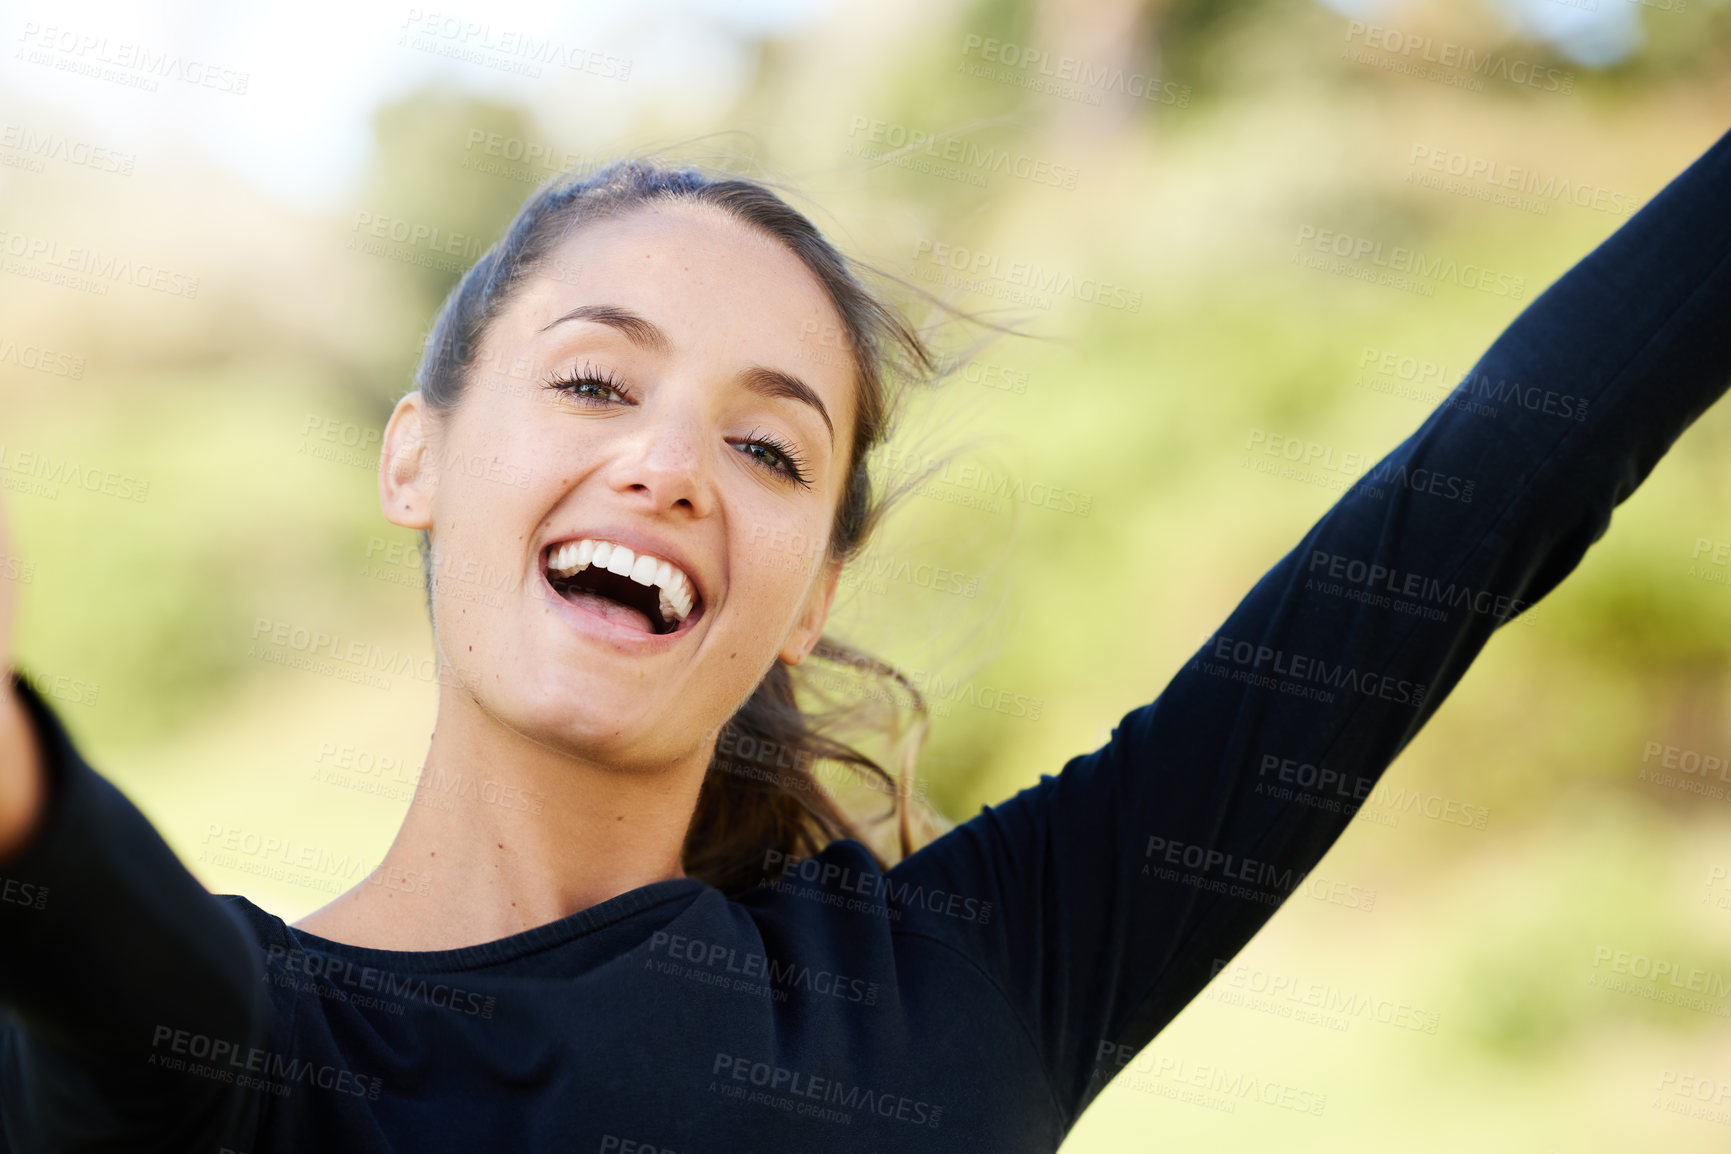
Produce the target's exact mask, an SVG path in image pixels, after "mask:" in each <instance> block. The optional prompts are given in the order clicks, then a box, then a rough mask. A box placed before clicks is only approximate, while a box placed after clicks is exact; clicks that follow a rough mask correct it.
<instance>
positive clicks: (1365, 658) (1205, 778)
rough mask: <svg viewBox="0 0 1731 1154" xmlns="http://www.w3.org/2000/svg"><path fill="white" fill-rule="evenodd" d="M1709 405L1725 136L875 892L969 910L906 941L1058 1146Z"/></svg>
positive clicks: (1720, 317) (1723, 249)
mask: <svg viewBox="0 0 1731 1154" xmlns="http://www.w3.org/2000/svg"><path fill="white" fill-rule="evenodd" d="M1728 382H1731V134H1728V135H1727V136H1725V137H1723V138H1721V139H1720V140H1719V141H1718V143H1716V144H1715V145H1714V146H1713V147H1712V148H1711V149H1710V150H1709V151H1708V152H1707V153H1706V154H1705V155H1704V156H1702V157H1701V158H1700V159H1698V160H1697V161H1696V162H1695V163H1694V164H1693V165H1691V166H1690V167H1689V169H1688V170H1687V171H1685V172H1684V173H1683V174H1682V175H1681V176H1679V177H1677V179H1675V180H1674V181H1673V182H1672V183H1671V184H1670V185H1669V186H1667V187H1666V188H1665V189H1664V190H1663V191H1662V192H1661V193H1660V194H1659V195H1658V196H1656V197H1655V198H1654V199H1653V201H1652V202H1651V203H1650V204H1648V205H1647V206H1646V207H1644V208H1643V209H1642V210H1641V211H1640V212H1639V213H1637V214H1636V215H1635V216H1634V217H1633V218H1632V219H1630V220H1629V221H1628V222H1627V223H1626V224H1624V225H1623V226H1622V227H1621V228H1620V229H1619V230H1618V231H1617V232H1616V233H1615V234H1614V235H1612V236H1611V237H1610V238H1609V239H1608V240H1606V241H1605V242H1604V243H1603V244H1601V245H1600V246H1599V247H1598V248H1597V249H1595V250H1594V251H1593V252H1592V253H1591V254H1590V255H1588V256H1587V257H1586V258H1584V259H1583V260H1581V261H1580V262H1579V263H1578V264H1577V265H1575V267H1574V268H1572V269H1571V270H1569V272H1568V273H1566V274H1565V275H1564V276H1563V277H1562V278H1560V279H1559V280H1558V281H1557V282H1556V283H1555V284H1554V285H1552V286H1551V287H1550V288H1549V289H1548V290H1547V291H1546V292H1545V293H1544V294H1543V295H1541V296H1540V297H1538V298H1537V299H1536V300H1534V301H1533V302H1532V304H1531V305H1529V306H1528V307H1527V309H1526V310H1525V311H1523V312H1522V313H1521V315H1520V316H1519V317H1518V318H1517V319H1516V320H1515V321H1514V323H1513V324H1511V325H1510V326H1509V328H1508V329H1507V330H1506V331H1505V332H1504V333H1503V334H1502V335H1501V336H1500V337H1499V338H1498V339H1497V341H1496V342H1495V343H1494V344H1493V345H1492V346H1491V348H1490V350H1489V351H1488V352H1486V354H1485V355H1484V357H1483V358H1482V359H1481V360H1480V361H1479V363H1478V364H1477V366H1476V367H1475V368H1474V369H1473V371H1472V373H1471V374H1469V376H1468V377H1467V379H1466V380H1465V381H1463V382H1462V383H1461V384H1460V386H1459V387H1458V388H1457V389H1456V392H1455V395H1454V397H1452V398H1451V399H1450V402H1445V403H1444V404H1443V405H1442V406H1441V407H1439V408H1438V409H1437V410H1436V411H1435V412H1433V413H1432V414H1431V415H1430V417H1429V418H1428V419H1427V420H1426V421H1425V422H1424V424H1423V425H1422V426H1420V428H1419V430H1418V431H1417V432H1416V433H1414V434H1413V435H1412V436H1411V437H1409V438H1408V439H1407V440H1406V441H1405V442H1404V443H1402V444H1401V445H1400V446H1399V447H1398V448H1396V449H1395V450H1394V451H1393V452H1392V453H1390V454H1389V455H1388V456H1387V457H1386V458H1385V459H1384V460H1383V461H1382V462H1381V463H1380V464H1379V465H1378V466H1376V467H1375V468H1373V469H1372V470H1370V471H1369V473H1367V474H1366V475H1365V477H1364V478H1362V479H1361V480H1360V481H1359V483H1358V484H1356V485H1355V486H1354V488H1353V489H1352V490H1351V491H1349V492H1348V493H1347V494H1346V495H1345V496H1343V497H1342V498H1341V500H1340V501H1339V502H1337V503H1336V504H1335V506H1334V507H1333V508H1332V509H1331V510H1330V511H1329V512H1328V513H1327V514H1326V515H1325V516H1324V517H1323V518H1322V519H1321V520H1320V521H1319V522H1317V524H1316V525H1315V526H1314V527H1313V528H1312V529H1311V531H1310V532H1309V533H1308V534H1306V536H1305V537H1304V539H1303V540H1302V541H1301V542H1300V543H1299V545H1298V547H1297V548H1295V549H1294V550H1292V552H1290V553H1288V554H1287V555H1286V556H1285V557H1284V558H1282V559H1281V560H1280V561H1279V562H1278V563H1277V564H1275V566H1274V567H1273V568H1272V569H1270V570H1269V571H1268V573H1267V574H1266V575H1264V576H1263V578H1262V579H1261V580H1260V581H1258V582H1257V584H1256V585H1255V587H1254V588H1252V589H1251V591H1250V593H1249V594H1248V595H1247V596H1246V597H1245V598H1244V600H1243V601H1242V602H1241V603H1240V604H1239V606H1238V607H1237V609H1236V610H1234V611H1233V613H1232V615H1231V616H1230V617H1228V618H1227V620H1226V622H1225V624H1224V625H1222V626H1221V627H1220V629H1219V630H1218V632H1217V633H1216V634H1215V635H1214V636H1213V637H1212V638H1210V640H1209V641H1208V642H1207V643H1206V644H1205V645H1203V647H1202V649H1201V650H1200V651H1199V652H1198V653H1197V654H1196V655H1195V657H1194V658H1193V659H1192V660H1191V661H1190V662H1189V663H1188V664H1186V665H1185V667H1184V668H1183V670H1182V671H1181V672H1180V673H1179V674H1178V675H1177V676H1176V677H1174V678H1173V680H1172V682H1171V683H1170V684H1169V685H1168V686H1167V687H1166V689H1165V690H1164V691H1163V692H1162V693H1161V694H1160V695H1159V696H1158V698H1156V699H1155V700H1154V701H1153V702H1151V703H1150V704H1147V705H1144V706H1141V707H1139V708H1137V709H1134V710H1132V711H1131V712H1129V713H1128V714H1126V715H1125V716H1124V717H1123V719H1122V720H1121V721H1120V723H1119V725H1118V726H1117V727H1116V728H1115V729H1114V730H1113V732H1112V736H1111V739H1110V740H1109V741H1108V742H1107V743H1106V744H1105V745H1104V746H1102V747H1101V748H1100V749H1097V750H1095V751H1094V752H1092V753H1088V754H1085V755H1081V756H1078V757H1075V758H1072V759H1071V760H1070V761H1069V762H1068V763H1067V764H1066V765H1065V766H1064V768H1063V771H1062V772H1061V773H1060V774H1058V775H1057V776H1056V777H1052V776H1042V778H1041V779H1040V782H1039V784H1037V785H1034V786H1032V787H1030V788H1028V789H1026V790H1023V791H1022V792H1021V793H1019V794H1017V795H1016V796H1015V797H1014V798H1011V799H1010V800H1009V801H1007V802H1005V803H1003V804H1001V805H998V806H995V807H989V808H986V809H984V810H982V811H981V813H980V814H979V816H977V817H975V818H973V819H972V820H970V821H968V822H966V823H965V824H963V825H961V826H959V827H958V828H957V829H955V830H953V831H951V832H950V833H948V834H946V835H945V836H944V837H942V838H940V839H939V840H937V841H936V842H934V843H933V844H932V845H930V846H928V847H926V848H925V849H924V850H922V851H920V852H919V853H916V854H914V855H913V856H911V857H910V858H909V859H907V860H906V861H905V862H903V863H902V864H901V865H899V866H897V867H896V869H894V870H892V871H891V874H890V880H891V887H890V892H892V893H894V892H896V887H897V886H911V885H918V886H921V887H924V888H925V889H926V890H930V889H935V888H945V889H949V890H951V891H954V892H958V893H961V894H963V895H965V896H966V897H968V898H972V899H974V900H975V902H976V903H985V902H990V903H991V909H992V916H991V919H990V920H989V921H986V922H982V921H980V920H978V919H973V920H965V919H959V918H956V917H945V916H939V915H936V914H928V913H924V912H921V911H919V910H909V911H908V915H907V918H908V924H910V925H912V926H917V928H918V930H919V932H922V933H926V934H928V935H930V936H933V937H938V938H942V939H944V940H946V941H948V942H949V943H951V944H952V945H954V946H956V948H958V949H960V950H962V951H963V952H965V953H966V954H967V955H968V956H969V957H970V958H971V959H972V960H973V961H974V962H975V963H976V964H977V965H978V966H980V967H981V969H983V970H984V971H985V972H986V973H988V974H989V975H990V976H991V977H992V978H993V979H994V980H996V981H998V982H999V983H1000V986H1001V988H1002V989H1003V990H1004V992H1005V996H1006V997H1007V998H1008V999H1009V1000H1010V1002H1011V1003H1012V1004H1013V1005H1014V1006H1015V1007H1016V1010H1017V1012H1019V1013H1020V1014H1022V1016H1023V1021H1024V1023H1025V1025H1026V1027H1027V1029H1028V1031H1029V1033H1030V1035H1031V1036H1032V1038H1033V1040H1034V1043H1035V1044H1036V1045H1037V1046H1039V1047H1040V1049H1041V1050H1042V1051H1043V1055H1044V1058H1045V1061H1046V1065H1047V1070H1048V1074H1049V1077H1050V1079H1051V1081H1052V1083H1053V1086H1052V1088H1053V1092H1054V1095H1055V1096H1056V1099H1057V1101H1058V1102H1059V1103H1060V1107H1061V1109H1062V1110H1064V1111H1066V1112H1067V1116H1066V1117H1065V1118H1064V1119H1063V1122H1064V1126H1065V1128H1066V1129H1067V1128H1068V1127H1069V1126H1071V1125H1073V1124H1074V1122H1075V1119H1076V1116H1077V1115H1078V1114H1079V1113H1080V1112H1081V1110H1082V1109H1083V1108H1084V1107H1085V1106H1086V1105H1087V1103H1088V1102H1089V1101H1091V1100H1092V1099H1093V1097H1094V1095H1095V1094H1097V1093H1098V1092H1099V1090H1100V1089H1101V1088H1102V1087H1103V1086H1104V1085H1105V1083H1106V1081H1107V1080H1108V1079H1109V1078H1110V1077H1111V1076H1112V1074H1113V1073H1115V1072H1116V1071H1117V1070H1118V1069H1120V1068H1121V1067H1122V1065H1123V1064H1124V1063H1125V1062H1127V1061H1128V1060H1129V1058H1130V1057H1133V1056H1134V1054H1135V1053H1136V1051H1137V1050H1139V1049H1141V1048H1142V1047H1143V1046H1144V1045H1146V1044H1147V1043H1148V1042H1149V1041H1150V1040H1151V1039H1152V1038H1153V1037H1154V1036H1155V1034H1157V1033H1158V1032H1159V1031H1160V1030H1161V1029H1162V1028H1163V1027H1164V1026H1165V1024H1166V1023H1167V1022H1168V1021H1170V1020H1171V1019H1172V1018H1173V1017H1174V1016H1175V1015H1176V1014H1177V1013H1178V1011H1179V1010H1180V1009H1182V1008H1183V1007H1184V1006H1185V1005H1186V1004H1187V1003H1188V1002H1189V1001H1190V1000H1191V999H1192V998H1194V997H1195V996H1196V994H1197V993H1198V992H1200V991H1201V989H1202V988H1203V987H1204V986H1205V985H1206V984H1207V983H1208V981H1209V979H1210V978H1211V977H1212V975H1213V974H1214V973H1215V972H1216V971H1217V969H1218V967H1219V965H1221V964H1223V961H1224V959H1227V958H1230V957H1232V956H1233V955H1234V954H1236V953H1237V952H1238V951H1239V950H1240V949H1241V948H1242V947H1243V946H1244V944H1245V943H1246V942H1247V941H1249V939H1250V938H1251V936H1252V935H1254V934H1255V933H1256V931H1257V930H1258V929H1259V928H1260V927H1261V926H1262V925H1263V924H1264V923H1265V922H1266V921H1267V920H1268V918H1269V917H1270V916H1271V915H1272V914H1273V913H1274V911H1275V909H1276V908H1277V907H1278V906H1279V905H1280V903H1281V902H1282V901H1284V900H1285V899H1286V898H1287V897H1288V896H1290V895H1291V894H1292V893H1293V892H1294V890H1295V889H1296V888H1297V886H1298V885H1299V884H1300V883H1301V882H1302V880H1303V878H1304V876H1305V874H1306V873H1308V871H1309V870H1310V869H1311V867H1312V866H1314V865H1315V864H1316V862H1317V861H1318V860H1319V859H1320V858H1321V857H1322V855H1323V854H1324V853H1325V852H1326V851H1327V850H1328V848H1329V847H1330V846H1331V845H1332V844H1333V843H1334V841H1335V840H1336V839H1337V838H1338V837H1339V836H1340V834H1341V832H1342V831H1343V830H1344V829H1345V827H1346V825H1347V823H1348V821H1349V820H1350V814H1351V808H1352V807H1351V806H1347V805H1341V806H1339V807H1338V808H1334V809H1330V808H1328V807H1327V801H1328V799H1329V798H1335V799H1337V800H1338V799H1339V798H1342V797H1347V798H1351V797H1356V798H1360V799H1362V798H1363V797H1364V796H1365V794H1366V793H1367V792H1368V791H1369V788H1370V786H1371V784H1373V783H1374V781H1375V780H1376V778H1377V777H1378V776H1379V775H1380V774H1381V773H1382V771H1383V770H1384V768H1385V767H1386V766H1387V765H1388V764H1389V763H1390V762H1391V761H1392V760H1393V759H1394V757H1395V755H1396V754H1398V753H1399V752H1400V751H1401V749H1402V748H1403V747H1404V746H1405V745H1406V743H1407V742H1408V741H1410V740H1411V739H1412V738H1413V736H1414V735H1415V734H1416V733H1417V732H1418V731H1419V729H1420V727H1421V726H1423V725H1424V723H1425V721H1426V720H1427V719H1428V718H1429V717H1430V715H1431V714H1432V713H1433V712H1434V711H1435V710H1436V708H1437V706H1438V705H1440V704H1441V702H1442V700H1443V698H1444V697H1445V696H1447V694H1448V693H1449V691H1450V690H1451V689H1452V688H1453V687H1454V685H1455V683H1456V682H1457V681H1459V679H1460V677H1461V675H1462V674H1463V673H1465V672H1466V668H1467V666H1468V664H1470V663H1471V661H1472V660H1473V658H1474V657H1476V656H1477V655H1478V653H1479V651H1480V649H1481V648H1483V646H1484V644H1485V642H1486V640H1487V639H1488V638H1489V637H1490V635H1491V633H1492V632H1493V630H1494V629H1495V628H1496V627H1497V626H1498V625H1499V624H1500V623H1501V622H1502V621H1504V620H1506V619H1507V617H1508V616H1509V614H1510V612H1511V610H1512V611H1519V610H1520V609H1521V608H1523V607H1525V606H1526V605H1530V604H1531V603H1533V602H1535V601H1537V600H1538V599H1539V598H1541V597H1543V596H1544V595H1545V594H1546V593H1548V592H1549V591H1550V590H1551V589H1552V588H1554V587H1555V586H1556V585H1557V583H1558V582H1559V581H1561V580H1562V579H1563V577H1564V576H1566V575H1567V574H1568V573H1569V571H1570V570H1572V569H1573V568H1574V567H1575V565H1576V564H1577V563H1578V562H1579V561H1580V559H1581V557H1582V555H1583V554H1584V553H1585V551H1586V549H1587V548H1588V546H1589V545H1591V544H1592V543H1593V542H1594V541H1596V540H1597V539H1598V538H1599V537H1600V536H1601V535H1602V534H1603V533H1604V532H1605V530H1606V528H1607V527H1608V525H1609V523H1610V519H1611V512H1612V510H1613V509H1614V508H1615V507H1616V506H1617V505H1618V504H1619V503H1620V502H1622V501H1623V500H1624V499H1625V498H1626V497H1628V496H1629V494H1630V493H1632V492H1633V491H1634V489H1635V487H1636V486H1637V485H1639V484H1640V483H1641V481H1642V480H1643V479H1644V478H1645V477H1646V476H1647V474H1648V472H1649V471H1650V470H1651V469H1652V468H1653V466H1654V464H1655V463H1657V461H1658V460H1659V458H1660V457H1661V456H1663V455H1664V453H1665V452H1666V450H1667V449H1668V448H1669V447H1670V446H1671V444H1672V442H1674V441H1675V440H1676V438H1677V437H1678V436H1679V435H1680V434H1681V433H1682V432H1683V430H1684V429H1686V428H1687V427H1688V426H1689V425H1690V423H1691V422H1693V421H1694V420H1695V418H1696V417H1698V416H1699V415H1700V414H1701V413H1702V412H1703V411H1704V410H1705V409H1706V408H1707V407H1708V406H1709V405H1711V404H1712V403H1713V402H1714V401H1715V400H1716V399H1717V398H1718V397H1719V396H1720V394H1721V393H1722V392H1723V391H1724V390H1725V388H1726V386H1727V383H1728ZM1547 394H1549V396H1550V399H1549V400H1547V399H1546V397H1547ZM1561 398H1571V399H1572V400H1571V403H1568V404H1566V405H1565V404H1564V403H1563V402H1562V400H1561ZM1466 401H1471V402H1472V403H1473V405H1477V406H1489V407H1491V408H1492V409H1494V411H1495V415H1494V417H1493V418H1487V417H1486V416H1485V415H1484V413H1483V412H1482V410H1480V411H1475V410H1474V409H1473V407H1471V406H1469V405H1466V404H1464V403H1462V402H1466ZM1553 402H1554V403H1553Z"/></svg>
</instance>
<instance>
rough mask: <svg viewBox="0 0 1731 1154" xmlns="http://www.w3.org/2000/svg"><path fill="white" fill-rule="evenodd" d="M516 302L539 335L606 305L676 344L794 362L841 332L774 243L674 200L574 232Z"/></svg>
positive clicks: (791, 258) (818, 290)
mask: <svg viewBox="0 0 1731 1154" xmlns="http://www.w3.org/2000/svg"><path fill="white" fill-rule="evenodd" d="M521 303H522V304H523V305H525V306H526V307H527V310H526V311H528V313H529V314H530V316H529V317H528V318H527V319H529V320H530V321H531V323H533V324H535V325H536V326H537V327H538V326H539V325H542V324H545V323H547V322H548V321H550V320H552V319H553V318H554V317H556V316H559V315H562V314H563V313H565V312H567V311H569V310H570V309H571V308H573V307H575V306H577V305H580V304H594V303H608V304H617V305H623V306H625V307H627V308H631V309H632V310H633V311H638V312H641V313H643V315H645V316H647V317H648V318H649V319H650V320H652V321H654V322H655V323H656V324H657V325H658V326H660V327H661V328H662V329H663V330H665V331H666V332H667V333H668V335H669V336H670V337H672V338H673V340H674V342H675V344H676V345H678V344H685V343H692V344H704V345H708V346H713V345H715V344H716V343H717V342H720V343H727V344H732V345H734V346H736V347H738V348H739V349H740V350H741V351H745V350H748V349H750V350H754V351H758V352H762V351H765V348H766V346H767V347H770V348H773V347H774V346H777V345H781V346H787V347H786V348H784V352H789V353H793V354H796V355H797V353H798V352H799V351H801V350H814V349H815V346H816V345H817V344H818V340H817V337H818V335H819V334H823V333H836V332H838V331H839V329H840V326H841V318H840V316H839V315H838V313H837V312H836V309H835V306H834V305H833V304H831V302H830V299H829V294H828V293H827V292H826V291H825V290H824V288H823V286H822V284H821V283H820V282H819V281H818V279H817V277H816V275H814V274H813V273H812V271H811V270H810V269H809V268H807V267H806V265H805V262H804V261H803V260H801V259H800V258H799V257H798V256H797V255H795V254H794V253H793V252H792V251H791V250H790V249H789V248H788V247H787V246H786V245H785V244H783V243H782V242H781V241H780V240H777V239H776V238H775V237H772V236H770V235H768V234H767V233H764V232H762V231H761V230H759V229H757V228H754V227H752V226H751V225H748V224H746V223H745V222H743V221H740V220H738V219H737V218H735V217H733V216H731V215H730V214H728V213H727V212H725V211H723V210H721V209H718V208H715V207H713V206H711V205H706V204H701V203H692V202H681V201H669V202H660V203H656V204H652V205H642V206H637V207H634V208H631V209H628V210H626V211H625V212H623V213H621V214H619V215H617V216H606V217H601V218H598V219H594V220H589V221H585V222H583V223H582V224H580V225H578V226H577V227H575V228H574V229H572V230H571V231H570V232H569V233H568V234H566V235H565V236H564V237H563V238H561V239H560V240H558V241H556V242H554V244H553V245H552V246H550V248H549V250H548V252H547V254H546V256H545V257H544V258H543V259H542V261H541V263H540V265H539V266H538V267H537V269H536V271H535V274H534V275H532V276H531V278H530V280H529V282H528V283H527V284H526V285H525V290H524V292H523V294H522V300H521ZM537 318H539V319H537ZM789 341H791V342H793V344H792V345H791V346H788V342H789ZM812 375H816V374H815V373H813V374H812Z"/></svg>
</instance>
